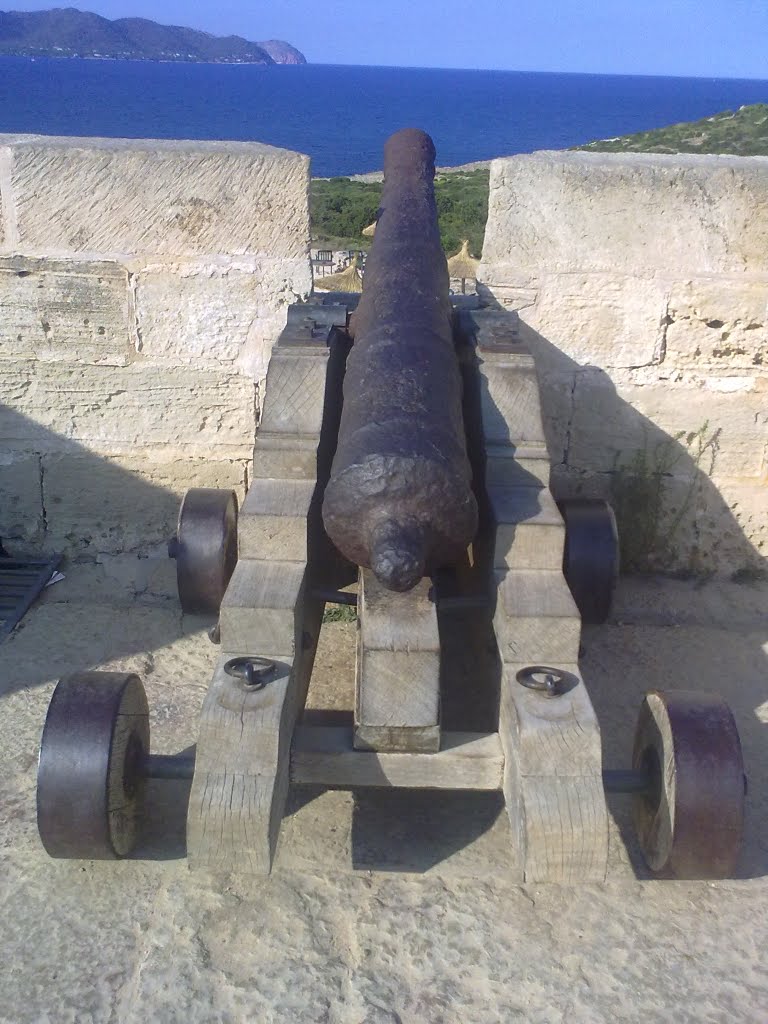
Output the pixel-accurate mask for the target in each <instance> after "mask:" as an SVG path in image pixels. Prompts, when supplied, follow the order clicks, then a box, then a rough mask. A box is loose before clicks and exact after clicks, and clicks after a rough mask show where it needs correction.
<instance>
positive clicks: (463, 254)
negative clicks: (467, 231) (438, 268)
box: [448, 238, 480, 295]
mask: <svg viewBox="0 0 768 1024" xmlns="http://www.w3.org/2000/svg"><path fill="white" fill-rule="evenodd" d="M479 266H480V260H476V259H475V258H474V256H470V255H469V240H468V239H466V238H465V239H464V241H463V242H462V243H461V249H460V250H459V251H458V252H457V253H456V254H455V255H454V256H451V258H450V259H449V260H448V276H449V277H450V278H451V279H452V280H457V279H460V280H461V293H462V295H463V294H464V289H465V284H464V282H465V281H466V279H467V278H469V279H470V280H472V281H474V280H475V279H476V278H477V268H478V267H479Z"/></svg>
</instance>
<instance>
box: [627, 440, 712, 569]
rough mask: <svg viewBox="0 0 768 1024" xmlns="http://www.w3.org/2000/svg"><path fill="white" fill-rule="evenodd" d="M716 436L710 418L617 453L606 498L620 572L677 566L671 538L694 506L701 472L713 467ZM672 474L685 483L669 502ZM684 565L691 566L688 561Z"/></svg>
mask: <svg viewBox="0 0 768 1024" xmlns="http://www.w3.org/2000/svg"><path fill="white" fill-rule="evenodd" d="M719 438H720V428H719V427H718V428H717V429H716V430H715V431H713V432H711V433H710V430H709V422H705V423H703V424H702V425H701V426H700V427H699V428H698V430H693V431H690V432H686V431H684V430H682V431H680V432H679V433H677V434H675V435H674V437H669V438H665V439H664V440H663V441H659V442H658V443H657V444H655V445H653V446H650V445H648V444H647V443H646V444H645V446H644V447H643V448H641V449H640V450H638V451H636V452H635V453H634V454H633V455H632V456H631V458H629V459H627V460H626V461H622V453H619V454H618V455H617V457H616V461H615V463H614V468H613V476H612V483H611V498H612V503H613V508H614V512H615V513H616V519H617V522H618V527H619V539H620V544H621V565H622V569H623V571H625V572H648V571H650V570H653V569H659V568H664V567H666V566H668V565H670V564H672V565H676V566H679V564H680V559H679V557H678V558H676V557H675V552H674V546H675V540H676V538H677V535H678V533H679V530H680V526H681V524H682V522H683V521H684V519H685V517H686V515H688V514H689V512H690V511H691V510H692V509H693V508H695V505H696V501H697V498H698V495H699V490H700V487H701V482H702V476H710V475H711V473H712V471H713V469H714V465H715V459H716V457H717V452H718V448H719ZM676 470H677V473H676V472H675V471H676ZM673 478H676V479H678V480H683V481H684V482H685V486H684V490H683V493H682V495H681V496H680V498H679V500H678V501H676V502H675V505H674V507H672V498H671V495H670V486H671V482H672V480H673ZM688 568H689V569H690V570H693V569H694V568H695V567H694V566H693V565H692V564H691V565H689V566H688Z"/></svg>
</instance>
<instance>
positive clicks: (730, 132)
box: [573, 103, 768, 156]
mask: <svg viewBox="0 0 768 1024" xmlns="http://www.w3.org/2000/svg"><path fill="white" fill-rule="evenodd" d="M573 149H579V150H586V151H587V152H591V153H733V154H734V155H736V156H765V155H768V103H753V104H751V105H750V106H745V107H739V109H738V110H736V111H733V110H724V111H723V112H722V113H720V114H713V115H712V117H704V118H702V119H701V121H687V122H684V123H683V124H672V125H667V126H666V127H665V128H654V129H653V130H651V131H647V132H637V133H636V134H634V135H621V136H618V137H617V138H615V139H599V140H597V141H596V142H588V143H587V144H586V145H585V146H574V147H573Z"/></svg>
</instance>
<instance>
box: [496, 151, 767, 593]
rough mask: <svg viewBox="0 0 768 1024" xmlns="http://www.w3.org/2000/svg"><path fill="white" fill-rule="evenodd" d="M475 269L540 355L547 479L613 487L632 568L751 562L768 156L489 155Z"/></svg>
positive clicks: (744, 566) (584, 490) (758, 491)
mask: <svg viewBox="0 0 768 1024" xmlns="http://www.w3.org/2000/svg"><path fill="white" fill-rule="evenodd" d="M479 276H480V278H481V280H482V282H483V283H482V286H481V288H480V290H481V292H482V294H483V295H484V296H485V299H486V301H488V302H491V303H497V304H499V305H501V306H503V307H504V308H506V309H509V310H514V311H517V313H518V315H519V318H520V331H521V335H523V337H524V339H525V340H526V342H527V343H528V344H529V345H530V347H531V351H532V352H533V354H534V357H535V359H536V363H537V369H538V371H539V375H540V378H541V381H542V387H543V397H544V401H543V406H544V410H545V416H546V417H547V424H546V427H547V433H548V444H549V449H550V457H551V459H552V464H553V490H555V492H556V493H557V494H558V495H559V496H562V497H566V496H576V495H579V494H583V495H588V496H605V497H611V498H612V499H613V500H614V502H615V504H616V508H617V512H618V514H619V518H620V528H623V530H622V532H623V534H624V538H625V541H626V542H627V543H626V544H625V545H624V554H625V560H628V561H629V562H630V567H635V568H658V569H665V570H674V571H692V572H697V573H700V572H712V571H714V572H719V573H734V572H735V573H739V572H741V573H742V574H746V575H747V576H748V575H749V573H750V571H754V570H755V569H760V568H761V567H764V566H765V559H766V556H768V158H764V157H725V156H687V155H680V156H657V155H651V154H617V155H613V154H610V155H609V154H592V153H563V152H554V153H533V154H531V155H526V156H517V157H510V158H507V159H503V160H496V161H494V163H493V164H492V169H491V192H490V209H489V217H488V226H487V229H486V235H485V246H484V250H483V262H482V265H481V267H480V271H479ZM632 563H634V566H633V565H632Z"/></svg>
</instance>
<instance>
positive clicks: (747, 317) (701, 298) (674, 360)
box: [665, 278, 768, 374]
mask: <svg viewBox="0 0 768 1024" xmlns="http://www.w3.org/2000/svg"><path fill="white" fill-rule="evenodd" d="M668 313H669V324H668V327H667V333H666V356H665V363H668V364H670V365H672V366H680V367H686V368H688V367H695V368H702V369H707V370H711V371H712V372H713V373H715V374H717V373H722V372H728V371H729V370H733V369H738V368H744V369H746V368H750V369H752V368H754V367H761V366H768V280H765V281H739V280H735V279H733V278H699V279H697V280H695V281H683V282H680V283H679V284H676V285H675V286H674V287H673V289H672V292H671V294H670V299H669V310H668Z"/></svg>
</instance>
